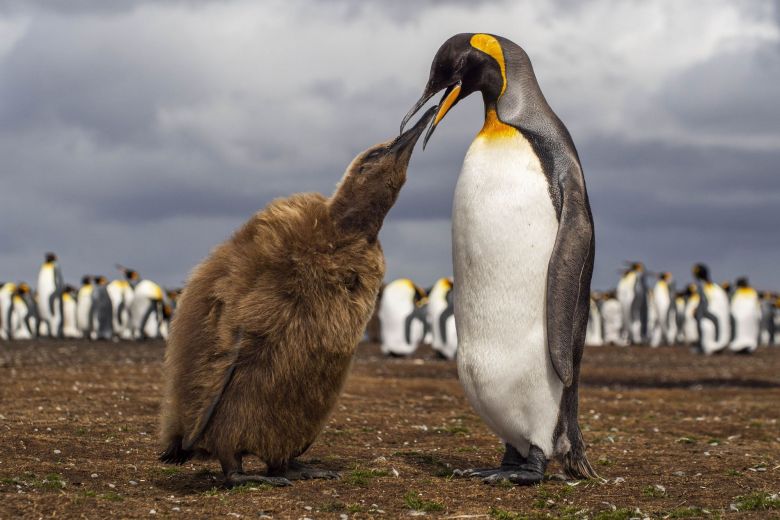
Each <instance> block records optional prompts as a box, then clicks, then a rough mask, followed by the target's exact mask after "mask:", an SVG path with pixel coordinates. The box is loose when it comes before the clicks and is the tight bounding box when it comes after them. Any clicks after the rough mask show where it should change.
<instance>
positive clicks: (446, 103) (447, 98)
mask: <svg viewBox="0 0 780 520" xmlns="http://www.w3.org/2000/svg"><path fill="white" fill-rule="evenodd" d="M439 90H441V89H437V88H435V87H433V86H432V85H431V83H428V85H427V86H426V87H425V92H423V95H422V96H421V97H420V99H418V100H417V103H415V104H414V106H413V107H412V108H411V110H409V112H408V113H407V114H406V116H405V117H404V119H403V121H401V133H403V131H404V127H405V126H406V123H408V122H409V120H410V119H411V118H412V117H414V115H415V114H416V113H417V112H418V111H419V110H420V108H422V106H423V105H425V103H427V102H428V100H429V99H431V98H432V97H433V96H434V95H436V93H437V92H439ZM460 92H461V82H460V81H457V82H455V83H453V84H452V85H450V86H449V87H447V90H446V91H445V92H444V96H442V98H441V102H440V103H439V106H438V109H437V111H436V115H435V116H434V117H433V119H432V120H431V126H430V127H428V132H427V133H426V134H425V139H423V150H425V145H426V144H428V139H430V138H431V135H433V131H434V130H436V125H438V124H439V122H440V121H441V120H442V119H444V116H446V115H447V112H449V111H450V109H451V108H452V107H454V106H455V104H456V103H457V102H458V101H459V100H460Z"/></svg>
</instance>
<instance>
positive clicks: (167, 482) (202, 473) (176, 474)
mask: <svg viewBox="0 0 780 520" xmlns="http://www.w3.org/2000/svg"><path fill="white" fill-rule="evenodd" d="M301 462H303V463H304V464H307V465H309V464H310V465H312V466H315V467H317V468H318V469H326V470H331V471H336V472H338V473H339V474H341V475H343V474H344V472H345V471H347V469H348V467H349V465H348V464H347V463H346V462H344V463H340V462H339V461H331V460H328V461H323V460H321V459H317V458H308V459H307V458H304V459H301ZM207 464H208V465H207ZM192 466H193V465H190V464H187V465H184V466H166V465H163V464H160V466H159V467H157V468H156V469H155V470H154V472H153V474H152V476H150V478H149V480H150V482H151V484H152V485H153V486H154V487H155V488H157V489H161V490H164V491H165V492H166V493H170V494H172V495H176V496H193V495H213V494H215V493H220V492H230V493H240V492H241V491H242V490H245V489H246V488H248V487H256V488H259V487H269V488H270V486H269V485H268V484H259V483H258V484H252V485H251V486H238V487H234V488H229V487H227V486H226V485H225V477H224V475H223V474H222V471H220V469H219V463H218V462H216V461H210V462H209V463H205V462H204V464H203V465H201V464H197V463H196V464H194V468H193V467H192ZM198 466H200V467H198ZM244 471H245V472H246V473H247V474H255V475H263V474H265V471H266V467H265V464H263V463H262V462H260V461H259V460H257V459H254V460H253V459H251V458H246V459H244ZM295 484H296V483H295V482H294V483H293V487H295Z"/></svg>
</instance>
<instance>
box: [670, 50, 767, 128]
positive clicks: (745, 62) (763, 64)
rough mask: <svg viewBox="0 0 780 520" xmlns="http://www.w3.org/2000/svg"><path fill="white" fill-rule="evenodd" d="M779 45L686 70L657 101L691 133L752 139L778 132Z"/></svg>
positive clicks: (721, 57) (724, 56) (725, 56)
mask: <svg viewBox="0 0 780 520" xmlns="http://www.w3.org/2000/svg"><path fill="white" fill-rule="evenodd" d="M777 85H780V46H767V47H764V48H761V49H758V50H757V51H754V52H744V51H743V52H727V53H724V54H722V55H719V56H716V57H713V58H712V59H710V60H708V61H706V62H704V63H701V64H699V65H696V66H694V67H691V68H690V69H688V70H687V71H685V72H684V73H682V74H680V75H679V76H678V77H676V78H674V80H673V81H671V82H670V84H669V85H667V86H666V87H665V88H664V90H663V91H662V92H661V93H660V96H659V101H660V102H661V103H664V104H665V105H666V107H667V108H668V110H670V111H671V112H673V113H674V114H676V115H677V116H678V117H679V119H680V121H682V122H683V123H684V124H685V125H686V127H687V129H688V130H690V131H691V132H699V131H709V132H713V133H734V134H739V135H741V136H744V137H746V138H751V137H754V136H756V135H761V134H763V133H765V132H767V131H773V132H777V131H778V130H780V89H778V88H777Z"/></svg>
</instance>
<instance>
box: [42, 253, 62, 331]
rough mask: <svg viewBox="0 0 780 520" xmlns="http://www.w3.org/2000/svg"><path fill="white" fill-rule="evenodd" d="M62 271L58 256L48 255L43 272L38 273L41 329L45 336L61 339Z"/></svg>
mask: <svg viewBox="0 0 780 520" xmlns="http://www.w3.org/2000/svg"><path fill="white" fill-rule="evenodd" d="M64 287H65V283H64V282H63V281H62V271H61V270H60V265H59V263H58V262H57V255H55V254H54V253H46V257H45V260H44V262H43V265H41V270H40V272H39V273H38V305H37V306H38V317H39V319H40V323H39V327H41V328H42V330H41V333H42V335H44V336H52V337H56V338H61V337H62V336H63V325H64V324H63V319H62V314H63V312H62V311H63V309H62V291H63V289H64Z"/></svg>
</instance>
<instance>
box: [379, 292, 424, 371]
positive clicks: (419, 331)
mask: <svg viewBox="0 0 780 520" xmlns="http://www.w3.org/2000/svg"><path fill="white" fill-rule="evenodd" d="M426 298H427V295H426V294H425V291H423V290H422V289H421V288H419V287H418V286H417V285H415V283H414V282H412V281H411V280H409V279H408V278H399V279H398V280H393V281H392V282H390V283H389V284H387V285H386V286H385V288H384V290H382V298H381V300H380V301H379V322H380V324H381V328H382V332H381V335H382V347H381V350H382V354H385V355H388V356H399V357H400V356H408V355H411V354H412V353H414V351H415V350H417V346H418V345H419V344H420V342H422V341H423V338H424V337H425V334H426V332H427V328H428V327H427V321H426V319H425V318H426V316H425V304H426V301H427V300H426Z"/></svg>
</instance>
